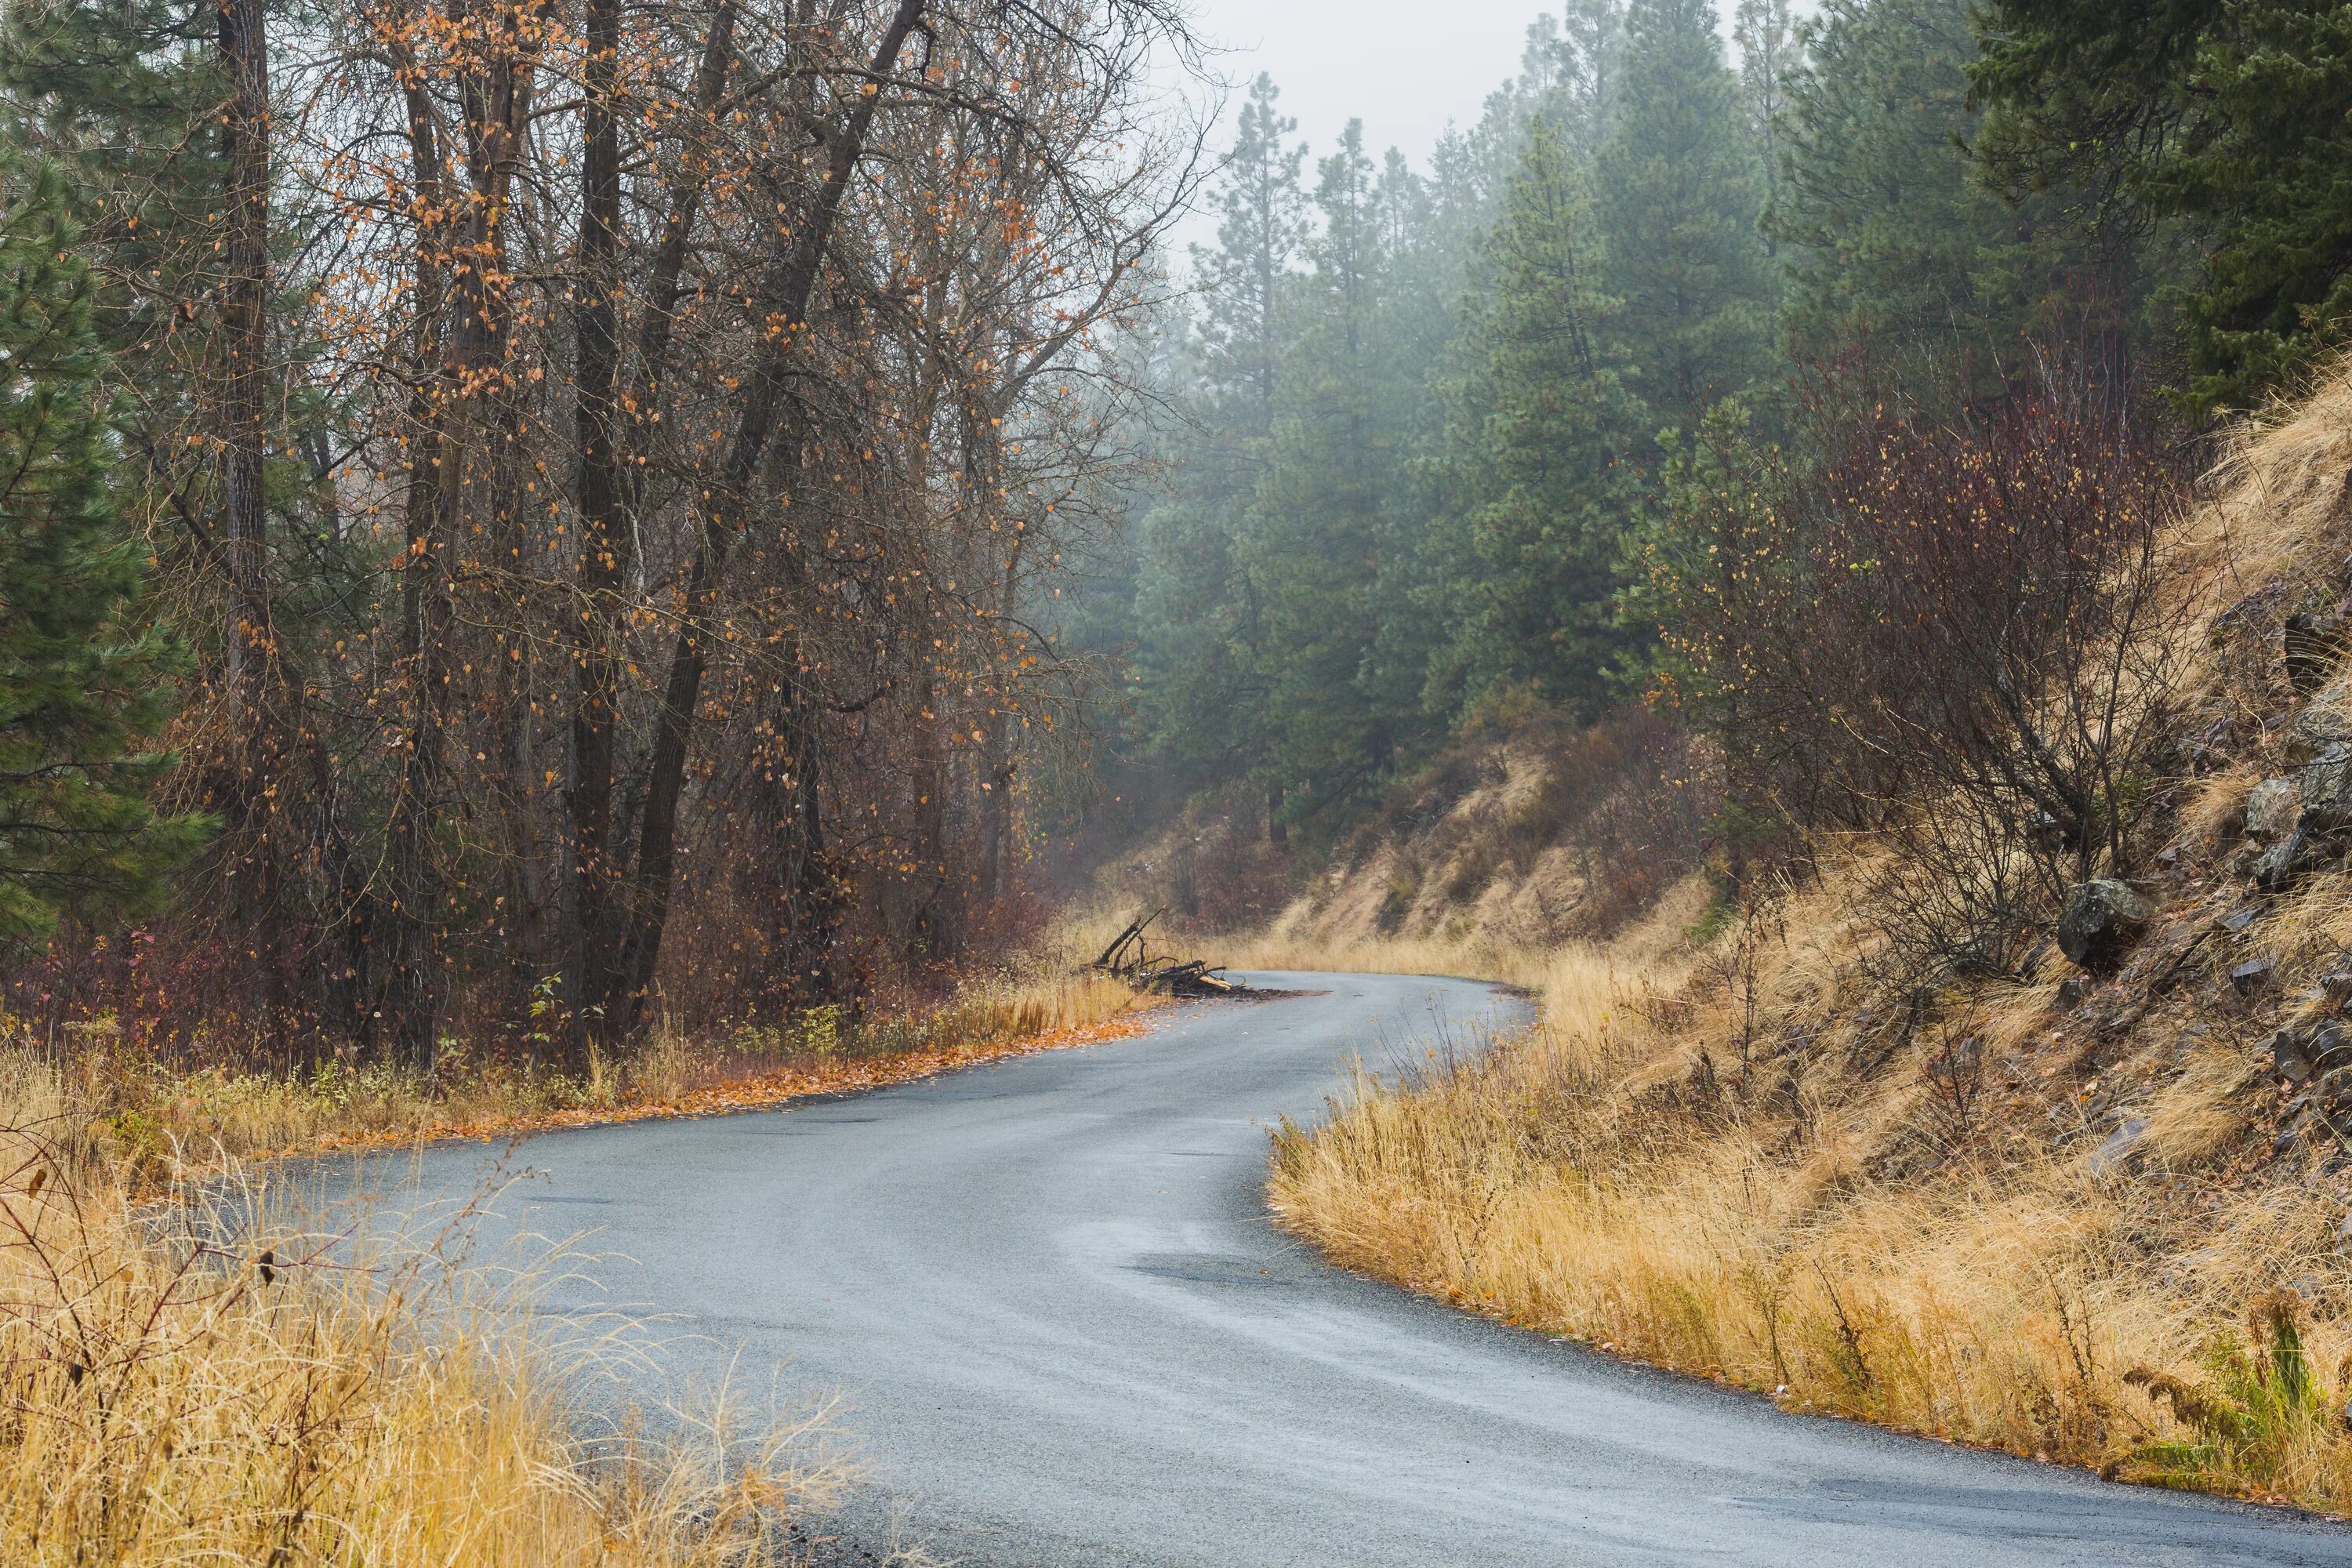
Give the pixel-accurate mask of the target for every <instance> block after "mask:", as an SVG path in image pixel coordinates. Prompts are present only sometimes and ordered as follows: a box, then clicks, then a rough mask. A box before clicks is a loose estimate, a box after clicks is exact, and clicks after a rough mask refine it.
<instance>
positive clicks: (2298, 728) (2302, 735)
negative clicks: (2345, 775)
mask: <svg viewBox="0 0 2352 1568" xmlns="http://www.w3.org/2000/svg"><path fill="white" fill-rule="evenodd" d="M2347 742H2352V680H2347V679H2345V678H2344V677H2341V676H2338V677H2337V678H2336V679H2334V680H2331V681H2329V682H2328V683H2327V684H2326V686H2324V687H2322V688H2320V689H2318V690H2317V691H2315V692H2314V693H2312V698H2311V700H2310V701H2309V702H2307V703H2305V705H2304V710H2303V711H2302V712H2301V713H2299V714H2297V715H2295V721H2294V724H2293V726H2291V727H2290V728H2289V729H2288V731H2287V732H2286V760H2287V761H2288V762H2291V763H2307V762H2309V761H2311V760H2312V759H2313V758H2314V757H2316V756H2317V755H2319V753H2320V752H2324V751H2326V750H2327V748H2328V747H2330V746H2340V745H2345V744H2347ZM2308 798H2309V797H2308V795H2306V796H2305V800H2306V803H2307V802H2308Z"/></svg>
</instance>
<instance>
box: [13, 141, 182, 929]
mask: <svg viewBox="0 0 2352 1568" xmlns="http://www.w3.org/2000/svg"><path fill="white" fill-rule="evenodd" d="M19 183H20V184H21V183H22V182H19ZM62 185H63V182H62V181H61V180H60V179H59V177H58V175H57V174H56V173H55V172H54V171H52V170H44V171H43V172H42V173H41V174H39V175H38V176H37V177H36V178H35V179H34V180H32V181H31V182H30V184H29V188H27V189H25V190H24V191H23V193H22V195H20V196H19V198H18V199H17V200H16V202H15V203H14V204H13V205H10V206H9V207H8V208H7V209H6V210H5V216H0V605H6V607H7V614H6V616H5V617H0V942H23V941H25V940H27V939H37V938H39V937H40V936H42V935H44V934H45V933H46V932H47V931H49V930H50V929H51V928H52V927H53V926H54V925H55V924H56V922H57V921H58V917H59V916H60V915H61V914H67V913H72V914H79V915H91V914H97V913H100V912H103V911H107V910H126V911H127V910H138V909H142V908H146V907H150V906H152V905H153V904H154V903H155V902H156V901H157V900H160V898H161V897H162V892H163V885H162V878H163V873H164V872H165V871H166V870H167V869H169V868H171V867H172V866H173V864H175V863H176V862H177V861H178V860H180V859H181V858H183V857H184V856H185V854H186V853H187V852H188V851H189V850H190V849H192V848H193V847H194V844H195V842H196V841H197V839H198V837H200V835H201V832H202V826H203V825H202V824H201V823H200V822H198V821H197V820H196V819H194V818H191V817H175V818H170V819H158V818H157V817H156V816H155V815H154V814H153V812H152V810H151V809H150V808H149V806H148V805H147V804H146V800H145V793H146V789H147V786H148V784H149V783H150V782H151V781H152V779H153V777H154V776H155V774H156V773H158V772H159V771H160V769H161V768H162V767H163V765H164V763H165V761H166V759H164V758H163V757H161V756H158V755H156V754H154V753H153V752H148V751H145V750H143V748H144V747H145V745H146V743H147V742H149V741H150V740H151V739H152V737H153V736H154V735H155V734H156V732H157V731H159V730H160V729H161V728H162V726H163V720H164V717H165V714H166V705H167V701H168V699H169V694H170V686H169V675H170V673H171V669H172V666H173V657H172V650H171V648H170V646H169V644H168V643H167V641H166V640H165V638H164V637H163V634H162V633H161V632H160V631H159V630H157V629H156V628H155V627H154V626H152V625H142V624H141V622H140V620H139V619H138V616H137V610H138V607H139V605H138V595H139V592H140V586H141V566H142V560H143V556H144V552H143V550H142V546H141V542H140V541H139V540H138V539H137V538H135V537H134V536H132V535H131V533H130V532H129V531H128V530H126V529H125V528H124V527H123V526H122V523H121V519H120V518H119V517H118V516H117V515H116V513H115V510H114V506H113V502H112V498H111V497H110V494H109V493H108V487H107V474H108V471H109V469H110V468H111V467H112V466H113V462H114V458H115V442H114V437H113V435H112V431H111V429H110V412H111V411H110V408H109V406H108V404H107V400H106V396H105V393H104V390H103V386H104V374H103V373H104V369H105V359H104V355H103V353H102V352H101V351H100V346H99V342H98V338H97V333H96V331H95V329H94V327H93V325H92V321H91V298H92V292H93V290H92V288H91V285H90V280H89V270H88V268H87V267H86V266H85V265H84V263H82V262H81V261H80V260H79V259H78V258H77V255H76V250H77V239H76V236H75V235H74V234H73V232H72V230H71V228H70V227H69V226H68V224H67V222H66V219H65V216H64V210H65V197H64V193H63V189H62Z"/></svg>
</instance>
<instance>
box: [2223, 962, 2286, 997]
mask: <svg viewBox="0 0 2352 1568" xmlns="http://www.w3.org/2000/svg"><path fill="white" fill-rule="evenodd" d="M2277 968H2278V960H2277V959H2275V958H2271V957H2268V956H2265V957H2262V958H2250V959H2248V960H2246V962H2245V963H2241V964H2237V965H2234V966H2232V967H2231V971H2230V985H2231V989H2232V990H2234V991H2236V992H2237V994H2239V995H2241V996H2252V994H2254V993H2255V992H2257V991H2260V990H2261V989H2262V988H2263V986H2265V985H2267V984H2270V978H2271V973H2272V971H2273V970H2275V969H2277Z"/></svg>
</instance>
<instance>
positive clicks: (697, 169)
mask: <svg viewBox="0 0 2352 1568" xmlns="http://www.w3.org/2000/svg"><path fill="white" fill-rule="evenodd" d="M735 16H736V10H735V6H734V5H733V4H732V0H728V3H726V4H722V5H720V6H719V9H718V11H717V13H716V14H715V15H714V16H712V18H711V22H710V31H709V36H708V37H706V38H705V39H704V42H703V51H702V60H701V63H700V65H699V67H698V68H697V71H696V74H695V88H694V101H695V108H696V110H697V111H698V114H699V115H700V116H701V117H704V118H708V116H709V114H710V113H711V112H712V111H713V110H715V109H716V108H717V107H718V103H719V96H720V94H721V93H722V92H724V91H725V89H726V83H727V76H728V71H729V68H730V64H731V62H732V61H733V58H734V37H735ZM589 33H590V37H589V47H590V48H591V50H592V52H593V55H594V56H595V58H596V59H597V60H598V61H599V62H602V63H601V64H600V65H599V66H598V67H597V68H594V69H592V72H591V78H590V82H589V89H590V90H589V105H588V123H587V130H586V137H585V139H586V142H587V146H586V149H585V158H584V160H583V168H582V173H581V195H582V206H583V224H582V230H581V245H580V273H581V283H580V289H581V297H580V308H579V310H578V311H577V313H576V316H575V322H574V327H573V331H574V334H575V336H576V338H577V340H578V347H577V356H578V363H579V366H580V370H579V426H578V434H579V443H580V472H579V479H578V487H579V489H578V500H579V507H580V516H581V522H582V530H583V541H582V547H581V552H580V558H579V561H578V563H577V566H576V569H575V571H576V576H575V584H574V586H575V592H576V594H577V597H578V603H577V605H575V606H574V612H573V613H574V619H573V622H572V627H573V632H574V643H573V650H572V674H573V679H574V687H573V695H572V793H571V801H570V805H571V840H572V841H571V844H570V846H569V860H568V866H569V869H570V876H571V882H572V921H573V922H574V923H573V931H572V941H571V943H570V946H571V948H572V952H571V954H570V956H569V963H570V964H571V966H572V975H573V976H574V977H575V980H574V984H572V985H571V986H570V987H569V988H568V990H567V992H566V999H567V1000H568V1001H571V1002H572V1003H573V1004H574V1005H578V1006H580V1008H581V1014H580V1018H581V1024H582V1027H583V1030H584V1031H586V1032H589V1033H596V1032H601V1031H600V1030H599V1028H598V1024H597V1020H595V1019H594V1018H593V1017H592V1016H590V1014H589V1012H588V1006H589V1005H590V1004H592V1003H597V1004H601V1003H604V1001H606V1000H607V998H605V997H604V995H603V992H604V989H605V988H606V986H607V985H608V984H609V981H608V979H607V978H605V977H609V976H610V975H611V974H612V973H614V963H615V949H616V948H617V946H618V944H619V942H620V941H621V940H622V937H623V934H624V933H623V931H621V929H620V925H621V922H620V921H618V920H616V918H615V915H616V910H615V908H614V902H615V894H616V890H617V884H618V881H619V878H620V875H621V867H620V865H619V864H618V857H617V855H616V853H615V847H614V842H613V780H614V772H615V769H616V765H617V763H616V750H615V748H616V740H615V737H616V735H617V733H618V726H619V722H620V700H621V690H622V671H623V669H624V668H625V664H626V659H625V649H624V647H623V646H622V645H623V642H624V639H625V637H627V635H628V630H627V614H626V608H625V604H624V599H623V596H624V595H625V592H626V590H627V587H628V583H629V578H630V576H631V574H632V573H633V572H634V571H635V539H636V533H635V529H634V528H632V527H630V526H629V520H630V519H631V518H632V517H633V516H634V515H635V510H636V508H637V505H638V502H639V500H640V495H639V492H640V490H641V489H642V488H643V487H642V483H641V481H640V480H639V479H637V477H636V471H635V469H633V468H628V467H625V466H624V463H623V460H622V451H621V447H622V414H621V407H622V405H621V402H620V399H619V397H618V395H617V391H616V389H617V387H618V384H619V380H620V370H621V364H620V341H619V340H620V315H619V293H620V279H619V276H618V273H617V258H618V253H619V235H620V223H621V177H620V144H619V136H618V132H617V126H618V118H617V114H616V112H615V110H614V105H613V103H612V101H611V98H612V94H613V91H614V87H615V80H614V78H615V70H614V61H615V59H616V58H617V56H616V51H617V50H618V48H619V44H620V11H619V5H618V0H593V5H592V6H591V15H590V18H589ZM608 46H609V47H608ZM703 167H704V164H703V161H702V160H701V159H699V158H697V157H694V156H691V155H686V156H681V157H680V158H679V160H678V174H677V178H676V179H675V180H674V181H673V183H672V184H671V185H670V188H669V192H668V202H667V213H666V215H665V217H664V220H663V224H662V235H661V240H660V243H659V245H658V247H656V251H655V254H654V261H653V268H652V272H651V276H650V278H649V279H648V280H647V286H646V302H645V315H644V317H643V320H642V321H641V322H640V324H639V329H638V333H637V362H636V372H635V377H634V378H633V380H632V383H631V388H630V397H629V399H628V403H629V405H630V406H633V407H635V409H637V410H638V411H639V417H643V416H644V415H645V413H646V411H649V410H651V409H653V408H655V407H656V406H657V405H658V401H659V398H660V396H661V391H662V385H663V384H664V383H665V382H666V381H667V379H668V374H669V345H670V335H671V330H672V326H673V324H674V322H675V320H676V316H677V305H678V297H679V291H680V280H681V279H682V278H683V277H684V275H685V270H686V258H687V249H688V244H689V242H690V241H691V239H692V237H693V231H694V224H695V217H696V215H697V211H698V207H699V205H700V203H701V197H702V184H701V170H702V168H703ZM605 1022H607V1023H609V1020H606V1021H605Z"/></svg>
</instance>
